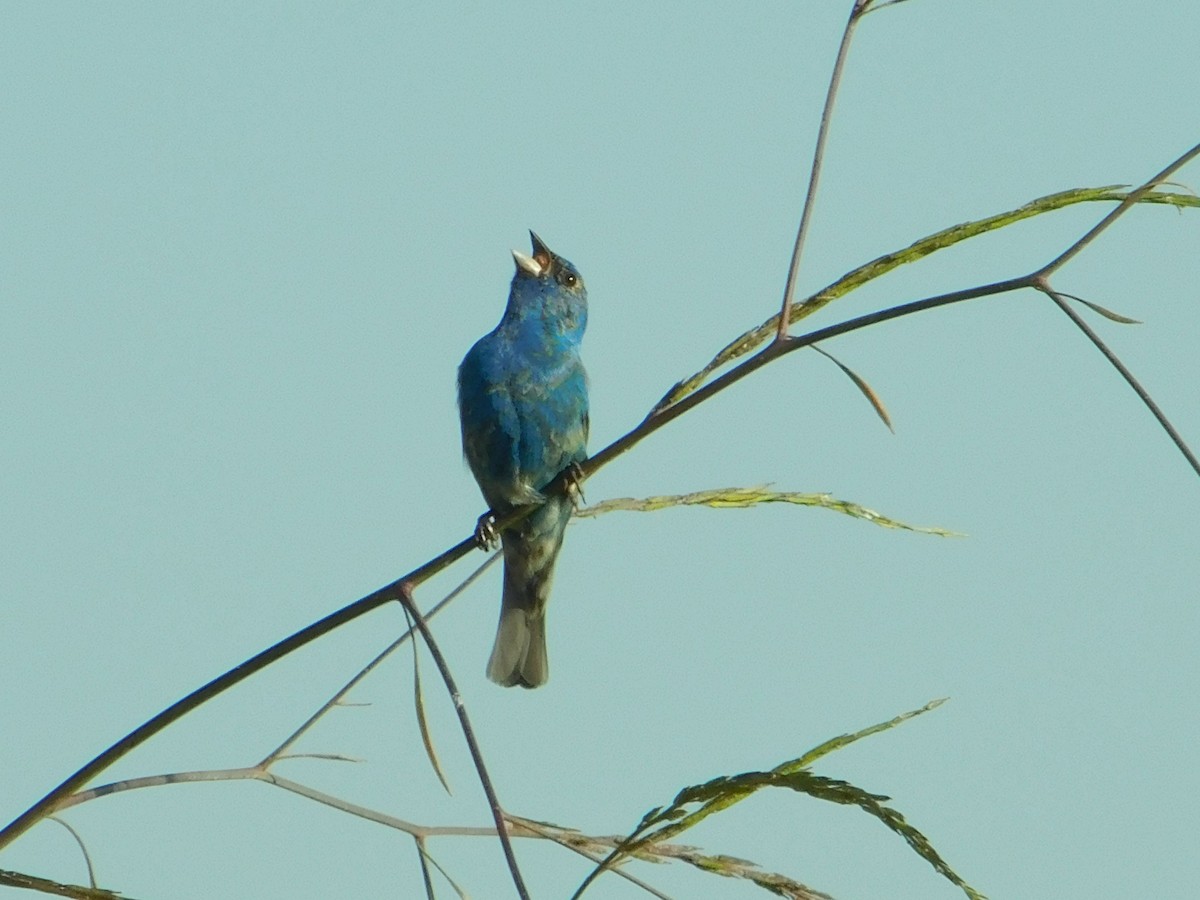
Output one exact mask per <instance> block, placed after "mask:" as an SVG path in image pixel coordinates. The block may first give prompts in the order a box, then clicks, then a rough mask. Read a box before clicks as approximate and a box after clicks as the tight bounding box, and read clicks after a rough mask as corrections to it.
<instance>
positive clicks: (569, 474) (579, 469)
mask: <svg viewBox="0 0 1200 900" xmlns="http://www.w3.org/2000/svg"><path fill="white" fill-rule="evenodd" d="M585 477H586V476H585V475H584V472H583V466H581V465H580V464H579V463H571V464H570V465H569V466H567V468H566V471H565V472H564V473H563V483H564V488H565V490H566V492H567V497H568V498H570V500H571V503H572V504H573V505H575V506H579V505H580V504H581V503H586V502H587V500H586V499H585V498H584V496H583V479H584V478H585Z"/></svg>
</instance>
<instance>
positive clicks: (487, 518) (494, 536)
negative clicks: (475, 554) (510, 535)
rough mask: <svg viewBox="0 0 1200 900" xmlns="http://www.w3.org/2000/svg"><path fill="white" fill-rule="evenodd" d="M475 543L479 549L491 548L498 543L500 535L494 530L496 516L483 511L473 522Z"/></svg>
mask: <svg viewBox="0 0 1200 900" xmlns="http://www.w3.org/2000/svg"><path fill="white" fill-rule="evenodd" d="M475 543H476V544H477V545H478V547H479V549H480V550H492V549H494V548H495V546H496V545H497V544H498V543H500V535H499V534H498V533H497V532H496V517H495V516H493V515H492V514H491V513H490V512H486V513H484V514H483V515H482V516H480V517H479V521H478V522H476V523H475Z"/></svg>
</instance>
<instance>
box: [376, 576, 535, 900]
mask: <svg viewBox="0 0 1200 900" xmlns="http://www.w3.org/2000/svg"><path fill="white" fill-rule="evenodd" d="M397 599H398V600H399V601H400V602H401V603H402V604H404V608H405V609H406V610H408V613H409V615H411V616H412V617H413V621H414V622H415V623H416V626H417V628H418V629H419V630H420V632H421V637H422V638H423V639H424V640H425V646H426V647H428V648H429V655H430V656H432V657H433V661H434V663H436V664H437V667H438V671H439V672H441V673H442V681H444V682H445V683H446V690H447V691H449V692H450V700H451V702H452V703H453V704H454V711H455V712H456V713H458V721H459V724H460V725H461V726H462V732H463V737H464V738H466V740H467V747H468V748H469V749H470V751H471V759H472V760H473V761H474V763H475V771H476V773H478V775H479V782H480V784H482V785H483V792H484V793H485V794H486V795H487V800H488V806H490V807H491V809H492V818H493V819H494V820H495V822H496V834H497V835H498V836H499V838H500V844H501V846H502V847H503V848H504V858H505V859H506V860H507V861H508V870H509V872H510V873H512V879H513V885H514V886H515V887H516V889H517V894H518V896H520V897H521V900H529V892H528V891H527V890H526V888H525V881H524V879H522V878H521V869H520V867H519V866H518V865H517V857H516V854H515V853H513V847H512V841H511V840H510V839H509V835H508V827H507V826H506V824H505V821H504V809H503V807H501V806H500V801H499V799H497V797H496V789H495V788H494V787H493V786H492V779H491V778H490V777H489V776H488V772H487V765H486V764H485V763H484V761H483V753H482V752H481V751H480V749H479V744H478V743H477V742H476V740H475V730H474V729H473V728H472V727H471V719H470V717H469V716H468V715H467V707H466V704H464V703H463V699H462V695H461V694H459V692H458V685H457V684H455V682H454V675H453V674H451V672H450V666H449V665H448V664H447V663H446V658H445V657H444V656H442V651H441V648H439V647H438V645H437V642H436V641H435V640H434V639H433V632H431V631H430V630H429V625H428V624H426V622H425V617H424V616H422V615H421V611H420V610H419V609H417V604H416V603H415V602H413V598H412V588H411V587H410V586H409V585H407V584H403V583H402V584H401V585H400V593H399V596H398V598H397Z"/></svg>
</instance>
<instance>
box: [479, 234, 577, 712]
mask: <svg viewBox="0 0 1200 900" xmlns="http://www.w3.org/2000/svg"><path fill="white" fill-rule="evenodd" d="M529 234H530V237H531V238H532V242H533V255H532V256H526V255H525V254H524V253H521V252H520V251H518V250H514V251H513V252H512V254H513V259H514V260H515V261H516V264H517V271H516V274H515V275H514V276H513V280H512V287H511V289H510V290H509V294H508V306H507V307H506V308H505V310H504V316H503V318H501V319H500V324H499V325H497V326H496V327H495V328H494V329H493V330H492V331H491V332H490V333H489V334H486V335H484V336H483V337H482V338H480V339H479V340H478V341H477V342H476V344H475V346H473V347H472V348H471V349H470V351H469V352H468V353H467V355H466V358H465V359H463V361H462V365H461V366H459V369H458V408H459V416H460V418H461V420H462V442H463V455H464V456H465V457H466V459H467V465H468V466H469V467H470V469H471V473H472V474H473V475H474V476H475V480H476V481H477V482H479V489H480V491H482V492H483V498H484V500H486V501H487V503H488V506H490V507H491V513H492V514H494V515H495V516H496V517H503V516H504V515H506V514H507V513H509V512H511V511H512V510H513V509H515V508H517V507H519V506H524V505H529V504H535V503H536V504H541V505H540V506H538V508H537V509H535V510H534V511H533V512H531V513H530V514H529V515H527V516H526V517H525V518H524V519H522V520H521V521H520V522H518V523H516V524H515V525H513V526H511V527H510V528H507V529H505V530H504V532H503V533H502V534H501V535H500V542H501V546H502V547H503V551H504V594H503V597H502V599H501V605H500V624H499V627H498V628H497V631H496V642H495V644H494V646H493V647H492V655H491V659H490V660H489V661H488V667H487V674H488V678H490V679H491V680H492V681H494V682H496V683H497V684H502V685H504V686H506V687H512V686H513V685H520V686H521V687H526V688H535V687H537V686H538V685H541V684H545V683H546V678H547V677H548V674H549V673H548V669H547V662H546V631H545V628H546V602H547V601H548V600H549V598H550V582H551V578H552V576H553V574H554V561H555V559H556V558H557V557H558V551H559V550H560V549H561V548H562V541H563V532H564V531H565V530H566V527H567V520H568V519H570V518H571V512H572V508H573V503H574V501H573V498H572V497H570V496H568V495H567V494H561V493H555V494H554V495H552V496H549V497H547V496H545V495H544V494H543V493H542V490H543V489H544V488H545V487H546V486H547V485H548V484H550V482H551V481H553V480H554V479H555V477H556V476H557V475H558V474H559V473H560V472H562V471H563V470H564V469H569V468H573V467H574V466H575V465H577V464H578V463H581V462H583V460H585V459H586V458H587V453H586V446H587V436H588V398H587V376H586V374H585V373H584V371H583V363H582V362H581V361H580V358H579V343H580V340H581V339H582V338H583V331H584V328H586V327H587V290H586V289H585V288H584V286H583V279H582V278H580V277H579V272H578V271H577V270H576V268H575V267H574V266H573V265H571V263H569V262H567V260H565V259H563V258H562V257H561V256H557V255H555V254H554V253H552V252H551V251H550V249H549V248H548V247H547V246H546V245H545V244H544V243H542V241H541V239H539V238H538V236H537V235H536V234H534V233H533V232H532V231H531V232H530V233H529ZM543 501H544V502H543ZM491 521H494V519H490V518H489V516H485V517H483V518H482V519H480V523H479V528H478V529H477V531H476V535H477V538H478V539H479V540H480V542H481V543H483V544H488V543H490V542H491V541H494V539H495V537H494V531H492V529H491V526H490V524H489V523H490V522H491Z"/></svg>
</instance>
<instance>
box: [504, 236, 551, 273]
mask: <svg viewBox="0 0 1200 900" xmlns="http://www.w3.org/2000/svg"><path fill="white" fill-rule="evenodd" d="M529 241H530V243H531V244H533V256H526V255H525V254H524V253H522V252H521V251H520V250H514V251H513V252H512V255H513V259H515V260H516V261H517V265H518V266H520V268H521V269H522V270H523V271H525V272H528V273H529V274H530V275H532V276H533V277H534V278H537V277H539V276H541V275H544V274H546V273H547V272H549V271H550V261H551V260H552V259H554V254H553V253H551V252H550V248H549V247H547V246H546V245H545V244H544V243H543V242H542V239H541V238H540V237H538V236H537V235H536V234H534V233H533V232H532V231H530V232H529Z"/></svg>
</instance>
